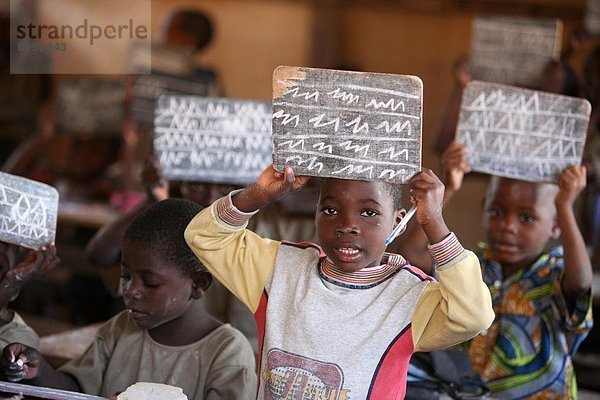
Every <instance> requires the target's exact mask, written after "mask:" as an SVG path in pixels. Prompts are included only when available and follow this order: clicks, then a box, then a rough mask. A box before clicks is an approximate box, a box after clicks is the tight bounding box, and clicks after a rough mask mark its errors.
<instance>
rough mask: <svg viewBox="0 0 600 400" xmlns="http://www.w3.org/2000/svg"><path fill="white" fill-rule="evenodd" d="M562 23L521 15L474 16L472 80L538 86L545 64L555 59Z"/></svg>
mask: <svg viewBox="0 0 600 400" xmlns="http://www.w3.org/2000/svg"><path fill="white" fill-rule="evenodd" d="M561 40H562V22H561V21H560V20H557V19H531V18H524V17H494V16H486V17H482V16H480V17H476V18H475V19H474V20H473V24H472V34H471V58H470V68H471V75H472V77H473V79H475V80H481V81H489V82H496V83H503V84H507V85H514V86H521V87H527V88H531V89H537V88H539V84H540V81H541V78H542V74H543V72H544V68H545V67H546V65H547V63H548V62H549V61H550V60H552V59H556V60H558V58H559V56H560V48H561Z"/></svg>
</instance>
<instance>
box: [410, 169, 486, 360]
mask: <svg viewBox="0 0 600 400" xmlns="http://www.w3.org/2000/svg"><path fill="white" fill-rule="evenodd" d="M409 186H410V195H411V200H412V201H413V202H414V204H415V205H416V206H417V212H416V214H415V215H416V220H417V222H418V224H419V225H420V226H421V228H422V229H423V231H424V232H425V235H426V236H427V238H428V240H429V242H430V243H432V244H431V245H430V246H429V249H430V251H431V253H432V255H433V257H434V259H435V261H436V270H437V272H438V276H439V283H438V282H432V283H430V284H428V285H427V287H426V288H425V289H424V290H423V293H422V294H421V296H420V298H419V301H418V303H417V306H416V308H415V310H414V312H413V323H412V334H413V343H414V345H415V349H416V350H421V351H423V350H433V349H436V348H443V347H448V346H451V345H454V344H457V343H460V342H463V341H465V340H468V339H470V338H472V337H473V336H475V335H476V334H478V333H479V332H480V331H482V330H484V329H487V328H488V327H489V326H490V325H491V323H492V321H493V319H494V311H493V310H492V301H491V297H490V292H489V290H488V288H487V286H486V285H485V283H484V282H483V279H482V277H481V268H480V266H479V260H478V259H477V257H476V256H475V254H473V252H471V251H469V250H466V249H464V248H463V247H462V246H461V245H460V243H459V242H458V240H457V239H456V236H454V234H452V233H450V230H449V229H448V227H447V226H446V223H445V222H444V219H443V217H442V201H443V196H444V185H443V184H442V182H440V180H439V179H438V178H437V177H436V176H435V174H434V173H433V172H432V171H431V170H428V169H424V170H423V171H421V172H420V173H418V174H417V175H415V176H414V177H413V178H411V180H410V182H409Z"/></svg>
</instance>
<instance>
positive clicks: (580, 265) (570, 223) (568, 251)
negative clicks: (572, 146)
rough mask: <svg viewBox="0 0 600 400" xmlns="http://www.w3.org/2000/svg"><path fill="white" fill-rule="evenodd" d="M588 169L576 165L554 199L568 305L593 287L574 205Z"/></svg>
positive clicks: (565, 175) (562, 179)
mask: <svg viewBox="0 0 600 400" xmlns="http://www.w3.org/2000/svg"><path fill="white" fill-rule="evenodd" d="M585 185H586V169H585V167H583V166H578V165H573V166H570V167H568V168H566V169H565V170H564V171H563V173H562V174H561V176H560V179H559V183H558V187H559V191H558V194H557V195H556V198H555V204H556V213H557V218H558V226H559V227H560V229H561V232H562V237H561V241H562V245H563V249H564V257H565V267H564V275H563V280H562V289H563V292H564V294H565V297H566V299H567V301H568V302H569V305H570V306H572V305H573V303H574V301H575V300H576V299H577V297H578V296H581V295H582V294H584V293H586V292H587V291H588V290H589V289H590V287H591V286H592V280H593V272H592V264H591V262H590V257H589V256H588V253H587V250H586V247H585V242H584V240H583V236H582V235H581V232H580V230H579V227H578V225H577V221H576V219H575V213H574V211H573V204H574V202H575V200H576V199H577V196H578V195H579V194H580V193H581V191H582V190H583V189H584V188H585Z"/></svg>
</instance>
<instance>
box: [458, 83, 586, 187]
mask: <svg viewBox="0 0 600 400" xmlns="http://www.w3.org/2000/svg"><path fill="white" fill-rule="evenodd" d="M590 113H591V105H590V103H589V102H588V101H587V100H585V99H580V98H575V97H568V96H562V95H556V94H552V93H547V92H540V91H535V90H530V89H523V88H517V87H513V86H506V85H500V84H496V83H490V82H479V81H471V82H470V83H469V84H467V86H466V88H465V90H464V92H463V98H462V103H461V109H460V114H459V121H458V126H457V131H456V140H457V141H458V142H460V143H462V144H464V145H465V146H466V147H467V148H468V151H469V161H470V163H471V166H472V168H473V170H474V171H478V172H484V173H488V174H492V175H498V176H504V177H508V178H515V179H521V180H525V181H531V182H557V181H558V178H559V176H560V173H561V172H562V171H563V169H564V168H565V167H567V166H569V165H579V164H581V159H582V155H583V148H584V145H585V140H586V135H587V128H588V123H589V118H590Z"/></svg>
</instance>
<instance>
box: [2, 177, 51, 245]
mask: <svg viewBox="0 0 600 400" xmlns="http://www.w3.org/2000/svg"><path fill="white" fill-rule="evenodd" d="M57 210H58V192H57V191H56V189H55V188H53V187H52V186H48V185H45V184H43V183H40V182H36V181H32V180H30V179H26V178H23V177H20V176H15V175H11V174H7V173H4V172H0V240H2V241H4V242H8V243H14V244H17V245H20V246H25V247H28V248H32V249H39V248H40V247H42V246H46V245H48V244H49V243H51V242H54V237H55V235H56V218H57Z"/></svg>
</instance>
